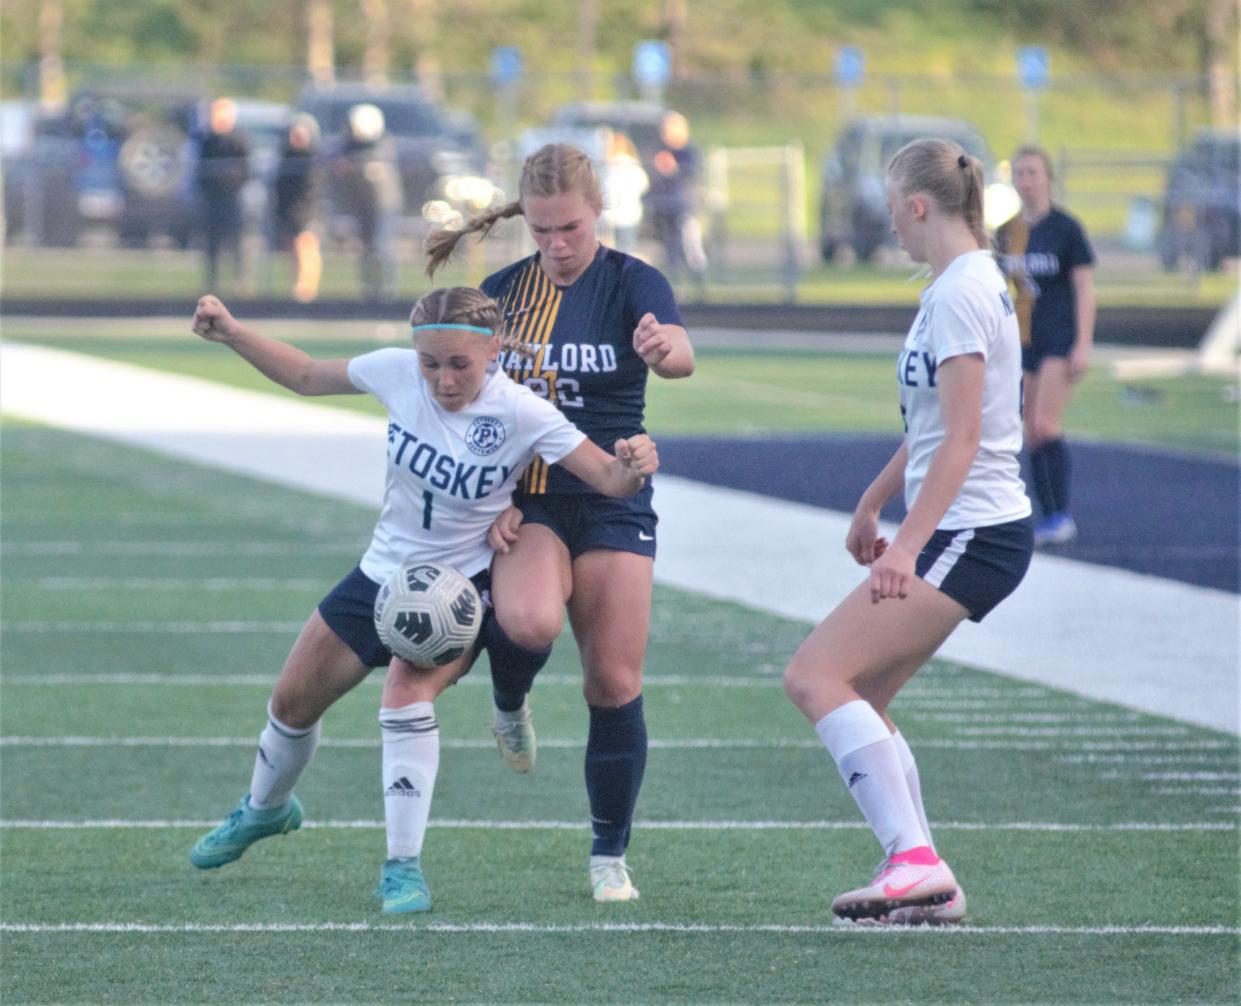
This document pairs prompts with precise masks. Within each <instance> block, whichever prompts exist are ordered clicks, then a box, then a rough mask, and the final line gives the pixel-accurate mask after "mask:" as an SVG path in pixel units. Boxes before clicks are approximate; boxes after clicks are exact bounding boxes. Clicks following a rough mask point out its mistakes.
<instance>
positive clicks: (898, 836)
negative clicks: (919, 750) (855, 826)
mask: <svg viewBox="0 0 1241 1006" xmlns="http://www.w3.org/2000/svg"><path fill="white" fill-rule="evenodd" d="M814 729H815V733H817V734H818V735H819V739H820V740H821V741H822V742H823V744H824V746H826V748H827V750H828V752H829V753H830V754H831V756H832V758H833V759H834V760H835V762H836V767H837V768H838V769H839V770H840V776H841V778H842V779H844V781H845V786H846V787H848V790H849V793H850V795H851V796H852V797H853V799H854V801H855V802H856V803H857V805H858V807H859V808H860V809H861V811H862V816H863V817H865V818H866V823H867V824H869V825H870V830H871V831H873V832H874V833H875V837H876V838H877V839H879V844H880V845H882V846H883V849H884V852H886V853H887V854H888V855H889V856H890V855H892V854H893V853H895V852H904V851H905V850H907V849H913V848H916V847H918V846H921V845H927V844H929V842H928V840H927V837H926V835H925V834H924V833H923V831H922V824H921V823H920V821H919V820H918V812H917V810H916V809H915V808H914V804H913V800H912V799H911V798H910V795H909V787H908V785H907V784H906V782H905V773H904V772H903V771H902V770H901V759H900V755H899V754H897V750H896V745H895V744H894V743H893V742H892V735H891V733H889V731H888V727H887V724H885V723H884V722H883V718H882V717H881V716H880V715H879V714H878V713H877V712H875V710H874V709H873V708H872V706H871V705H870V703H869V702H865V701H863V700H861V699H856V700H854V701H853V702H846V703H845V704H844V705H843V706H840V707H838V708H836V709H833V710H832V711H831V712H830V713H828V714H827V715H826V716H824V717H823V718H822V719H821V720H819V722H818V723H816V724H815V726H814Z"/></svg>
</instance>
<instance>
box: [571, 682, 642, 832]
mask: <svg viewBox="0 0 1241 1006" xmlns="http://www.w3.org/2000/svg"><path fill="white" fill-rule="evenodd" d="M589 709H590V736H589V737H588V739H587V741H586V795H587V797H588V798H589V799H590V825H591V829H592V830H593V832H594V841H593V842H592V843H591V847H590V854H591V855H592V856H623V855H624V854H625V847H626V846H628V845H629V830H630V827H631V825H632V824H633V809H634V806H635V805H636V804H637V802H638V790H640V789H641V788H642V776H643V774H644V773H645V772H646V719H645V717H644V716H643V713H642V696H641V695H639V696H638V697H637V698H636V699H634V700H633V701H632V702H628V703H626V704H625V705H623V706H621V707H620V708H618V709H605V708H602V707H600V706H590V707H589Z"/></svg>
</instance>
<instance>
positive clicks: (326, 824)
mask: <svg viewBox="0 0 1241 1006" xmlns="http://www.w3.org/2000/svg"><path fill="white" fill-rule="evenodd" d="M219 823H220V822H219V821H218V820H210V821H207V820H188V819H168V820H128V819H122V818H99V819H94V820H85V821H48V820H45V821H37V820H19V819H15V820H4V821H0V829H3V830H9V831H92V830H116V829H125V828H135V829H160V828H214V827H215V826H216V825H217V824H219ZM302 827H303V828H322V829H324V830H327V831H348V830H358V829H362V830H366V829H372V828H376V829H380V830H382V829H383V827H384V822H383V821H381V820H373V821H372V820H353V821H337V820H327V821H306V822H305V823H304V824H303V825H302ZM429 827H431V828H443V829H450V830H454V831H459V830H468V829H479V830H484V831H585V830H587V829H588V828H589V827H590V825H589V823H588V822H586V821H487V820H475V819H464V818H463V819H452V818H447V819H445V820H442V821H436V820H432V821H431V823H430V825H429ZM634 827H635V828H638V829H640V830H642V831H864V830H866V829H867V828H869V827H870V826H869V825H868V824H867V823H866V822H865V821H635V822H634ZM931 827H932V828H934V829H935V830H936V831H1029V832H1161V833H1162V832H1181V831H1192V832H1198V831H1236V830H1237V823H1236V822H1234V821H1123V822H1112V823H1108V824H1075V823H1071V822H1070V823H1066V822H1057V821H1009V822H1002V823H999V824H991V823H987V822H980V821H939V822H936V821H932V822H931Z"/></svg>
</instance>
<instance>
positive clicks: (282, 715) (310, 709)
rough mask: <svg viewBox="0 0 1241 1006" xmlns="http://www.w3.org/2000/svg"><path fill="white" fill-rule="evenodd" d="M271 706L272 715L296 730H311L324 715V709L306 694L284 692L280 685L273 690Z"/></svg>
mask: <svg viewBox="0 0 1241 1006" xmlns="http://www.w3.org/2000/svg"><path fill="white" fill-rule="evenodd" d="M269 708H270V709H271V714H272V716H274V717H275V718H276V719H278V720H279V721H280V722H281V723H282V724H284V725H285V726H287V727H292V728H293V729H294V730H309V729H310V728H311V727H313V726H314V725H315V723H317V722H318V721H319V718H320V717H321V716H322V715H323V711H322V710H321V709H317V708H315V707H314V706H313V705H312V704H311V703H309V702H307V701H306V697H305V696H304V695H290V694H287V693H282V692H281V691H280V688H279V687H277V688H276V690H275V691H274V692H272V696H271V703H270V706H269Z"/></svg>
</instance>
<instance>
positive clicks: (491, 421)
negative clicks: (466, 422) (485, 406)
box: [465, 416, 508, 456]
mask: <svg viewBox="0 0 1241 1006" xmlns="http://www.w3.org/2000/svg"><path fill="white" fill-rule="evenodd" d="M507 435H508V434H507V433H505V432H504V424H503V423H502V422H500V420H498V419H496V418H495V417H494V416H479V417H478V418H477V419H475V420H474V422H472V423H470V428H469V429H468V430H466V431H465V446H466V447H468V448H469V449H470V450H472V451H473V452H474V453H475V454H482V455H484V456H486V455H488V454H494V453H495V452H496V451H498V450H499V449H500V445H501V444H502V443H504V438H505V437H506V436H507Z"/></svg>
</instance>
